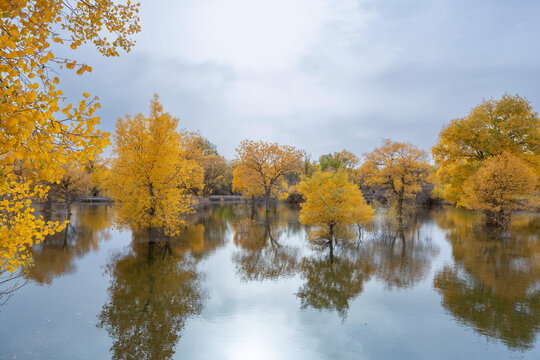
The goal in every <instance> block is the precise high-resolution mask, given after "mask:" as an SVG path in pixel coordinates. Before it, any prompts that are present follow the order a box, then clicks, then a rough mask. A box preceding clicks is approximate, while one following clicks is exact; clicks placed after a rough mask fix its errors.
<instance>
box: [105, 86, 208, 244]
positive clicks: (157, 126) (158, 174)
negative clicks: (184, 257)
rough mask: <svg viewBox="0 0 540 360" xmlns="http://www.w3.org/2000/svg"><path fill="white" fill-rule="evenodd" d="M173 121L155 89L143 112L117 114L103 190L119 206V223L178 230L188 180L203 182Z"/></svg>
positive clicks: (187, 203) (186, 209)
mask: <svg viewBox="0 0 540 360" xmlns="http://www.w3.org/2000/svg"><path fill="white" fill-rule="evenodd" d="M177 127H178V119H177V118H174V117H172V116H171V115H170V114H169V113H166V112H163V106H162V105H161V104H160V103H159V98H158V96H157V95H154V99H153V100H152V101H151V104H150V114H149V115H148V116H144V115H143V114H137V115H135V116H134V117H131V116H129V115H126V118H125V119H124V120H123V119H119V120H118V123H117V124H116V134H115V136H114V140H115V144H114V149H113V152H114V155H115V158H114V159H113V160H112V164H111V172H110V174H111V176H110V178H109V180H108V185H107V187H108V188H107V190H106V193H107V194H108V195H109V196H110V197H111V198H112V199H113V200H114V201H115V202H116V204H117V206H118V209H117V213H116V222H117V226H118V227H120V228H122V227H126V226H128V227H130V228H131V229H132V230H134V231H137V230H142V229H160V230H163V232H164V233H165V234H167V235H177V234H179V232H180V231H181V230H182V228H183V226H184V224H185V222H184V220H183V219H182V217H181V216H182V215H183V214H187V213H190V212H192V211H193V210H192V198H191V195H190V194H189V193H188V188H187V186H196V187H199V188H202V181H203V178H202V172H201V171H196V170H195V169H196V168H198V167H199V165H198V164H197V162H196V161H195V160H193V159H192V158H191V157H186V156H187V154H188V153H189V152H188V151H186V149H185V148H184V147H183V146H185V144H189V143H190V142H189V141H187V140H186V137H189V136H190V133H188V132H186V131H178V130H177ZM151 234H152V232H151ZM151 240H154V239H153V238H152V239H151Z"/></svg>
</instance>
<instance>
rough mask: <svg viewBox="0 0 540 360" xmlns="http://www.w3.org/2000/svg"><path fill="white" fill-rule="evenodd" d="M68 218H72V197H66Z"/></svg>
mask: <svg viewBox="0 0 540 360" xmlns="http://www.w3.org/2000/svg"><path fill="white" fill-rule="evenodd" d="M66 214H67V215H66V218H67V220H71V198H69V197H68V198H67V199H66Z"/></svg>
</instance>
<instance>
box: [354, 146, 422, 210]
mask: <svg viewBox="0 0 540 360" xmlns="http://www.w3.org/2000/svg"><path fill="white" fill-rule="evenodd" d="M360 173H361V176H362V178H364V179H365V181H366V182H367V184H368V185H372V186H378V187H381V188H382V189H384V190H385V191H386V196H387V198H388V199H389V200H390V201H392V202H393V203H394V205H395V206H396V209H397V212H398V218H399V219H401V218H402V213H403V205H404V202H405V201H406V200H407V199H412V198H414V197H415V196H416V195H417V194H418V193H419V192H420V191H422V184H423V183H425V182H426V181H427V178H428V174H429V163H428V158H427V153H426V152H425V151H423V150H420V149H418V148H417V147H416V146H414V145H413V144H411V143H402V142H394V141H392V140H390V139H385V140H384V142H383V145H382V146H381V147H379V148H376V149H375V150H373V151H372V152H370V153H368V154H366V161H365V162H364V164H363V165H362V168H361V169H360Z"/></svg>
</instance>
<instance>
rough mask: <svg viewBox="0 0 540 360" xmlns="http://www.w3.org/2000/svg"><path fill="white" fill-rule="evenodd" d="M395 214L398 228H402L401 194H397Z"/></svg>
mask: <svg viewBox="0 0 540 360" xmlns="http://www.w3.org/2000/svg"><path fill="white" fill-rule="evenodd" d="M397 215H398V222H399V228H400V229H401V228H403V194H399V195H398V201H397Z"/></svg>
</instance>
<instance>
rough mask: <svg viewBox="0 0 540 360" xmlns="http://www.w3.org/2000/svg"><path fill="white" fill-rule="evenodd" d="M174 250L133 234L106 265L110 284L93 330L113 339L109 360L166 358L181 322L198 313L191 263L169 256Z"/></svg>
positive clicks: (191, 260)
mask: <svg viewBox="0 0 540 360" xmlns="http://www.w3.org/2000/svg"><path fill="white" fill-rule="evenodd" d="M149 237H150V241H149ZM178 248H179V247H178V246H175V241H174V240H172V239H165V238H159V239H157V238H156V235H155V234H152V233H151V235H148V234H147V233H139V234H136V235H134V239H133V242H132V248H131V249H130V250H128V251H126V252H123V253H119V254H117V255H116V256H114V257H113V259H112V261H111V263H110V264H109V265H108V266H107V270H106V271H107V272H108V273H109V274H110V275H111V277H112V280H111V285H110V287H109V290H108V293H109V300H108V301H107V303H105V305H103V308H102V311H101V313H100V315H99V320H100V322H99V324H98V326H99V327H103V328H105V329H106V330H107V332H108V333H109V336H110V337H111V338H112V339H113V345H112V348H111V351H112V355H113V358H114V359H170V358H172V356H173V354H174V348H175V346H176V344H177V342H178V340H179V338H180V333H181V330H182V329H183V328H184V326H185V322H186V319H188V318H189V317H191V316H194V315H197V314H199V313H200V312H201V310H202V307H203V301H204V298H205V296H204V294H203V292H202V290H201V284H200V279H199V274H198V272H197V269H196V263H197V261H196V259H195V258H194V257H193V256H191V255H184V256H175V249H178ZM180 248H181V249H183V248H182V247H180Z"/></svg>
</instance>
